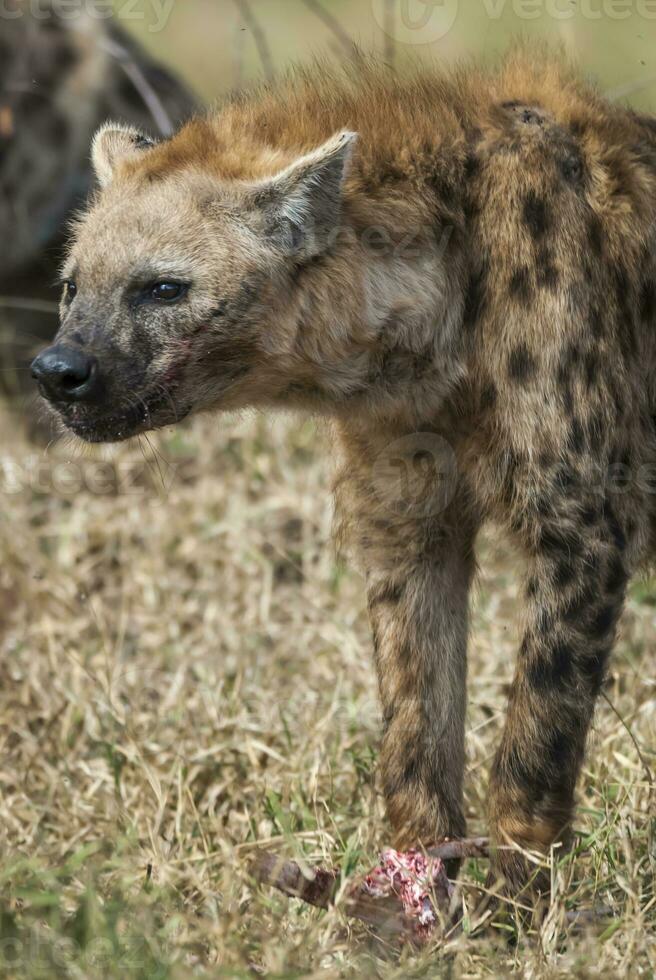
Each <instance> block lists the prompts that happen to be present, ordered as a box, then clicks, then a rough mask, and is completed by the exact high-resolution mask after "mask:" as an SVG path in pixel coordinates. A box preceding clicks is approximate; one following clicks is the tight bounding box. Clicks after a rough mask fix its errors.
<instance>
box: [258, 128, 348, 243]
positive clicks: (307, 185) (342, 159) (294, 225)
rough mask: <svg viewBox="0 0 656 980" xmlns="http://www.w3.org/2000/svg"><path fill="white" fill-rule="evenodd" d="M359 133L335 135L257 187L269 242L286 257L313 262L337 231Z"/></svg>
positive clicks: (259, 209) (259, 205)
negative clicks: (285, 254)
mask: <svg viewBox="0 0 656 980" xmlns="http://www.w3.org/2000/svg"><path fill="white" fill-rule="evenodd" d="M357 138H358V137H357V133H350V132H342V133H337V134H336V135H335V136H333V137H332V138H331V139H329V140H328V141H327V142H326V143H324V144H322V146H320V147H319V148H318V149H316V150H313V151H312V152H311V153H308V154H306V155H305V156H302V157H300V158H299V159H298V160H296V161H295V162H294V163H292V164H291V166H289V167H287V168H286V169H285V170H283V171H282V172H281V173H279V174H276V176H275V177H272V178H269V179H267V180H266V181H263V182H262V184H260V185H258V186H257V188H255V202H254V203H255V205H256V207H257V209H258V211H260V212H261V213H262V215H263V217H264V227H265V233H266V235H267V237H268V238H269V239H270V240H271V241H272V242H273V243H274V244H275V245H276V247H278V248H281V249H282V250H283V251H284V252H286V253H287V254H289V255H293V256H294V257H298V258H306V259H309V258H312V257H313V256H315V255H320V254H321V253H322V252H324V251H325V250H326V249H327V248H328V247H329V246H330V244H331V242H332V241H333V240H334V236H335V234H336V233H337V231H338V230H339V226H340V216H341V210H342V194H343V185H344V179H345V177H346V175H347V173H348V167H349V162H350V159H351V156H352V153H353V148H354V146H355V142H356V140H357Z"/></svg>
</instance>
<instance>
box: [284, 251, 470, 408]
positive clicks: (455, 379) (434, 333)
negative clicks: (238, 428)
mask: <svg viewBox="0 0 656 980" xmlns="http://www.w3.org/2000/svg"><path fill="white" fill-rule="evenodd" d="M348 237H350V238H351V241H350V242H349V244H348V245H347V246H346V247H342V248H341V249H339V250H336V251H335V253H334V254H332V255H331V256H327V257H324V258H323V259H322V260H321V261H320V262H317V263H314V264H313V265H312V266H310V267H306V268H304V269H302V270H300V271H299V273H298V276H297V280H296V290H295V302H294V318H293V327H292V328H291V329H290V331H289V336H290V337H291V336H293V338H294V339H293V352H292V356H291V357H290V358H288V359H286V363H287V364H288V365H289V376H288V377H287V379H286V383H285V384H284V386H283V387H282V389H281V397H280V399H279V401H280V402H283V403H284V404H286V405H288V406H290V407H302V408H309V409H310V410H312V411H313V412H319V413H322V414H326V415H330V416H333V417H341V418H346V419H348V418H356V417H357V418H358V419H359V420H360V421H366V419H367V417H369V416H371V417H372V418H375V419H376V420H381V419H385V418H386V417H388V418H389V419H390V421H391V420H394V422H395V423H396V424H399V423H400V424H401V425H403V424H411V425H417V424H419V423H420V422H422V421H430V420H431V419H434V418H435V417H436V416H437V415H438V414H439V413H440V411H441V409H442V408H443V406H444V404H445V401H447V400H448V398H449V397H450V395H451V393H452V392H453V390H454V388H455V387H456V386H457V385H458V384H459V382H461V380H462V379H463V376H464V373H465V369H464V360H465V359H464V354H463V350H462V343H461V338H462V300H461V298H460V295H459V292H458V282H457V271H458V259H457V257H456V256H452V257H451V258H450V259H449V263H448V264H447V261H446V260H445V256H444V245H443V243H440V242H436V241H435V240H434V239H430V240H428V241H421V240H418V241H417V243H416V245H413V247H412V249H411V248H410V247H408V254H407V255H404V254H402V251H398V250H396V249H394V247H392V246H390V248H389V249H388V250H387V251H386V250H385V249H381V251H379V252H376V251H375V250H373V249H372V248H370V247H364V246H363V245H362V241H361V238H362V236H361V235H359V234H358V235H355V234H352V235H350V236H348ZM447 268H449V273H448V274H447V271H446V269H447ZM454 270H455V273H456V275H455V277H454Z"/></svg>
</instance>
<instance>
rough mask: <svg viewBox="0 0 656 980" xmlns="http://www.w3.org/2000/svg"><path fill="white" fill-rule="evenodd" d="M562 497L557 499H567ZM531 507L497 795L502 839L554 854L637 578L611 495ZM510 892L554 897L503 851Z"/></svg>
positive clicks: (493, 799) (494, 829)
mask: <svg viewBox="0 0 656 980" xmlns="http://www.w3.org/2000/svg"><path fill="white" fill-rule="evenodd" d="M559 492H560V493H561V495H560V497H558V495H557V494H558V493H559ZM549 494H550V496H549V497H542V498H541V499H540V498H539V497H538V498H537V499H534V501H533V502H534V503H537V507H536V511H537V512H539V514H540V516H539V517H538V516H537V514H536V516H535V518H534V519H533V518H531V516H530V515H531V510H530V506H528V505H525V510H524V515H525V518H524V519H525V522H526V523H525V528H524V531H525V533H526V537H527V539H528V541H529V542H530V543H529V553H530V559H529V577H528V581H527V594H526V619H527V621H526V628H525V633H524V638H523V641H522V645H521V649H520V654H519V660H518V664H517V668H516V674H515V678H514V680H513V684H512V688H511V693H510V699H509V706H508V716H507V722H506V728H505V732H504V735H503V740H502V743H501V746H500V748H499V751H498V753H497V755H496V760H495V763H494V766H493V771H492V780H491V787H490V805H491V814H490V816H491V820H490V829H491V833H492V836H493V838H494V839H495V840H496V842H497V843H498V844H500V845H505V844H513V843H514V844H518V845H520V846H521V847H523V848H527V849H529V850H533V851H538V852H540V853H542V854H547V853H548V851H549V848H550V846H551V845H552V844H554V843H556V842H563V843H566V842H567V838H568V831H569V825H570V819H571V815H572V810H573V805H574V791H575V786H576V780H577V776H578V774H579V770H580V767H581V762H582V759H583V754H584V749H585V741H586V736H587V733H588V729H589V726H590V722H591V719H592V715H593V710H594V705H595V700H596V698H597V695H598V694H599V691H600V689H601V686H602V683H603V678H604V673H605V668H606V663H607V660H608V656H609V654H610V651H611V647H612V644H613V640H614V634H615V628H616V624H617V620H618V617H619V615H620V612H621V609H622V605H623V602H624V593H625V588H626V582H627V577H628V568H627V560H628V559H627V554H626V544H627V542H626V536H625V531H624V528H623V526H622V521H621V520H620V519H619V518H618V516H617V514H616V512H615V511H614V509H613V505H612V503H611V502H610V501H609V500H608V499H604V498H603V497H602V496H599V495H597V496H595V495H594V494H585V493H582V494H580V495H577V493H576V491H574V490H573V489H572V487H571V486H570V487H569V491H565V492H563V491H562V490H561V491H557V490H555V489H554V487H551V488H550V491H549ZM496 861H497V871H498V872H500V874H501V876H502V877H503V878H504V879H505V882H506V890H507V891H509V892H511V893H514V894H518V893H521V891H522V890H523V889H524V888H525V887H526V886H527V885H528V883H529V881H531V891H533V892H538V893H539V892H546V891H548V878H547V876H546V875H543V874H541V873H539V872H536V866H535V865H532V864H531V863H530V862H527V861H526V860H525V859H524V858H522V856H521V854H520V853H519V852H518V851H512V850H506V851H504V850H500V851H499V852H498V854H497V859H496Z"/></svg>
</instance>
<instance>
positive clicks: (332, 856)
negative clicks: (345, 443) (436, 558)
mask: <svg viewBox="0 0 656 980" xmlns="http://www.w3.org/2000/svg"><path fill="white" fill-rule="evenodd" d="M0 421H1V424H0V429H1V430H2V435H3V445H4V447H5V450H4V457H3V459H4V468H3V472H2V483H3V490H4V493H3V506H2V514H1V517H0V551H1V556H2V560H1V562H0V569H1V571H0V609H1V613H0V615H1V617H2V619H1V624H2V625H1V642H2V656H1V666H0V670H1V671H2V674H3V677H2V684H1V693H0V709H1V714H0V721H1V725H0V733H1V737H2V763H1V769H0V779H1V783H2V797H1V803H0V807H1V809H0V833H1V835H2V855H3V860H2V870H1V871H0V877H1V881H2V889H1V893H0V894H1V899H0V902H1V907H0V927H1V931H2V940H1V941H0V973H1V974H2V975H3V976H21V977H22V976H29V977H51V976H53V975H57V976H70V977H85V978H87V977H89V978H93V977H121V978H133V977H144V978H146V977H148V978H151V977H186V976H189V975H191V974H194V975H200V976H203V975H207V976H213V977H218V976H225V977H242V976H250V975H253V974H264V975H267V976H271V977H313V976H322V977H342V976H381V977H389V978H393V977H399V978H400V977H415V976H417V977H418V976H427V977H428V976H430V977H435V976H442V975H449V976H454V977H456V976H457V977H471V978H478V977H496V976H506V975H508V974H510V973H512V972H513V971H516V972H518V973H519V974H520V975H523V976H527V977H560V976H563V977H564V976H571V975H576V976H595V977H597V976H613V977H618V976H649V977H651V976H653V975H654V973H655V972H656V952H655V950H654V946H655V943H654V940H655V938H656V891H655V890H654V870H655V860H656V855H655V853H654V844H653V827H654V815H655V809H654V796H653V794H652V792H651V785H650V784H651V779H652V773H651V769H650V767H651V765H652V763H653V761H654V754H655V753H654V750H655V749H656V704H655V701H654V693H655V692H654V680H653V676H654V674H653V659H650V657H649V653H650V651H651V650H653V646H654V635H655V618H654V606H653V599H652V598H651V595H650V592H649V590H648V589H647V588H646V587H645V586H644V585H642V586H636V587H635V588H634V591H633V596H632V599H631V602H630V605H629V609H628V612H627V615H626V617H625V620H624V624H623V636H622V642H621V645H620V647H619V650H618V652H617V655H616V657H615V661H614V665H613V672H612V677H611V679H610V681H609V684H608V687H607V695H608V699H609V701H610V702H611V703H612V705H613V706H614V709H616V710H617V711H618V712H619V713H620V714H621V715H622V717H623V718H624V720H625V722H626V725H627V726H628V727H629V729H630V732H631V734H629V732H628V731H627V728H626V727H624V726H623V724H622V723H621V722H620V720H619V719H618V717H617V715H616V714H615V711H614V710H613V709H611V707H610V706H609V704H606V703H604V704H602V706H601V708H600V710H599V713H598V716H597V719H596V724H595V732H594V738H593V743H594V744H593V747H592V748H593V751H591V753H590V756H589V761H588V763H587V765H586V768H585V775H584V779H583V783H582V786H581V790H580V800H581V805H580V808H579V811H578V818H577V828H578V831H579V834H580V836H579V841H580V850H579V853H577V855H576V856H575V857H574V858H573V859H571V860H566V861H565V862H563V863H562V866H561V867H560V868H559V870H558V871H557V872H556V873H555V875H554V881H555V886H556V887H555V896H554V899H553V904H552V909H551V913H550V916H549V918H548V920H547V923H546V924H545V927H544V929H543V932H542V934H541V936H520V937H519V942H517V936H515V934H514V933H513V932H512V930H511V928H510V927H509V926H508V924H507V923H504V922H503V921H502V920H499V922H498V924H497V926H496V927H492V928H491V927H490V926H489V924H488V927H487V928H486V929H483V928H479V929H476V928H474V927H475V926H476V922H475V918H473V917H471V916H470V918H468V919H467V920H466V925H467V929H468V930H469V933H465V935H464V936H462V937H461V938H460V939H459V940H457V941H455V942H453V943H452V944H451V945H450V946H449V947H448V948H447V949H445V948H441V949H437V950H435V949H432V950H429V951H426V953H425V954H421V955H416V954H414V955H413V954H411V953H410V952H409V951H406V952H405V953H403V954H402V956H401V959H400V960H399V958H398V957H397V956H393V955H390V954H389V951H388V952H387V954H386V951H385V950H384V949H382V948H380V947H376V946H375V944H373V943H372V942H371V939H370V937H368V936H367V933H366V930H365V929H364V927H361V926H359V925H356V926H353V925H352V924H351V923H347V922H346V920H344V919H343V917H342V916H341V914H340V912H339V911H338V910H331V911H329V912H327V913H325V912H320V911H317V910H312V909H309V908H308V907H306V906H301V904H300V903H298V902H296V901H294V900H292V901H288V900H287V899H285V898H283V897H281V896H279V895H277V894H275V893H273V892H269V891H266V890H261V889H260V890H258V889H256V888H254V887H252V886H251V882H250V880H249V876H248V871H247V859H248V855H249V851H251V850H252V849H253V848H254V847H255V846H256V845H257V844H262V843H267V844H268V845H270V846H279V847H280V849H281V852H282V853H285V854H287V855H292V856H299V855H304V856H305V857H306V858H307V859H309V860H311V861H313V862H314V861H325V862H327V863H330V864H333V863H335V864H338V865H340V866H341V868H342V869H343V871H344V873H346V874H348V873H350V872H352V871H353V870H354V869H358V868H359V869H365V868H366V867H367V866H370V865H371V864H372V863H373V861H374V859H375V857H376V849H377V847H378V846H380V845H381V844H384V843H385V841H386V836H387V828H386V824H385V820H384V814H383V809H382V805H381V800H380V794H379V790H378V784H377V782H376V778H375V758H376V745H377V733H378V724H379V719H378V712H377V707H376V700H375V682H374V677H373V671H372V670H371V668H370V643H369V636H368V630H367V623H366V616H365V612H364V606H363V599H362V588H361V583H360V581H359V579H358V577H357V575H355V574H354V573H352V572H349V571H347V570H346V569H344V568H343V567H341V566H340V565H339V564H338V563H337V562H336V561H335V558H334V555H333V552H332V550H331V547H330V545H329V536H330V523H331V508H330V496H329V492H328V487H329V482H330V474H329V469H328V466H327V465H326V455H325V452H323V451H322V450H323V449H324V447H325V442H324V439H323V437H322V435H321V433H320V432H319V431H318V430H317V428H316V427H315V426H314V424H312V423H310V422H305V423H302V422H299V421H293V420H277V421H276V422H271V421H269V420H264V419H262V418H255V419H254V418H250V419H244V420H232V421H226V420H218V421H212V420H201V421H196V422H195V423H194V424H192V425H191V426H189V427H187V428H184V429H180V430H178V431H176V432H168V433H165V434H163V435H160V436H159V437H157V439H156V440H154V441H152V446H153V448H151V447H149V446H148V445H147V444H146V443H145V442H144V443H142V444H141V445H132V446H128V447H126V448H124V449H122V450H121V451H120V452H119V453H117V454H115V457H114V460H113V463H112V464H111V467H110V468H107V467H106V468H105V469H104V470H102V471H101V470H99V469H98V467H97V464H95V463H93V461H92V460H90V459H89V458H85V457H82V458H80V457H78V456H77V453H75V452H72V451H70V450H69V451H68V454H67V452H66V450H65V449H57V447H54V448H51V449H50V450H49V452H48V454H47V455H44V453H43V450H42V449H40V448H39V447H35V446H30V445H29V444H28V443H27V442H26V441H24V440H23V439H22V437H19V436H17V434H16V427H15V422H14V421H13V420H12V419H11V418H10V416H9V415H7V414H5V415H3V416H1V418H0ZM155 447H157V454H156V453H155V452H154V451H153V450H154V448H155ZM142 450H143V453H142ZM159 453H161V456H160V455H159ZM61 457H63V458H73V459H77V463H76V466H75V468H72V469H71V468H68V469H67V468H62V465H61ZM162 457H165V459H163V458H162ZM30 459H32V460H36V461H39V460H40V461H41V463H42V464H43V462H44V460H45V465H44V466H42V467H41V470H40V471H37V470H35V469H34V468H32V476H31V477H29V476H28V470H29V469H30V465H31V464H30V462H29V461H30ZM12 460H13V461H14V464H15V465H16V466H18V467H19V470H18V472H17V471H16V470H14V471H12V470H11V468H10V466H9V463H10V461H12ZM112 470H113V472H115V473H116V472H117V473H119V474H120V478H121V482H122V484H123V486H122V487H121V488H114V490H113V491H112V492H108V490H109V487H108V479H109V477H110V476H111V473H112ZM37 472H38V480H39V481H40V482H38V481H37ZM21 474H22V477H21ZM76 474H77V475H76ZM128 478H129V483H130V486H131V491H130V492H127V488H126V485H125V484H126V481H127V480H128ZM80 480H81V482H82V483H83V484H84V485H85V487H86V489H84V488H83V489H79V487H77V486H76V483H79V482H80ZM103 481H104V484H103ZM21 484H22V489H21V490H20V492H17V491H18V488H19V485H21ZM53 484H54V487H53ZM67 487H69V489H67ZM100 491H104V492H100ZM482 562H483V566H484V571H483V574H482V576H481V579H480V582H479V587H478V590H477V595H476V600H475V612H474V626H475V635H474V638H473V643H472V649H471V664H470V711H469V724H468V751H469V774H468V780H467V802H468V807H467V808H468V812H469V817H470V829H471V831H472V832H480V831H482V830H483V829H484V824H483V814H484V795H485V782H486V770H487V767H488V764H489V761H490V756H491V753H492V751H493V747H494V744H495V740H496V739H497V737H498V735H499V731H500V725H501V721H502V710H503V704H504V697H505V693H506V687H507V683H508V680H509V677H510V674H511V671H512V657H513V650H514V646H515V639H516V638H515V629H514V624H513V620H514V613H515V610H516V580H515V577H514V575H513V562H512V560H509V558H508V556H506V555H505V554H504V552H503V551H502V550H499V549H498V548H496V547H494V546H492V544H491V543H490V542H486V543H483V547H482ZM638 746H639V747H640V752H639V751H638ZM641 755H642V759H641V758H640V756H641ZM481 871H482V869H480V868H477V867H476V865H475V863H473V862H472V863H471V865H470V866H469V867H468V868H467V869H466V873H465V875H464V880H465V882H466V887H465V892H464V897H465V904H466V907H467V909H468V911H469V912H470V913H472V911H473V910H474V908H475V900H476V890H475V885H476V882H477V881H480V878H481ZM598 905H606V906H611V907H612V909H613V915H612V916H611V917H610V918H609V919H606V920H605V921H603V922H600V923H596V924H594V925H593V926H591V927H590V928H589V930H588V931H587V932H579V933H573V932H572V931H571V930H568V928H567V927H565V926H564V925H563V921H564V919H563V916H564V912H565V910H566V909H572V908H581V907H586V908H590V907H592V906H598ZM472 929H473V933H472Z"/></svg>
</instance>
